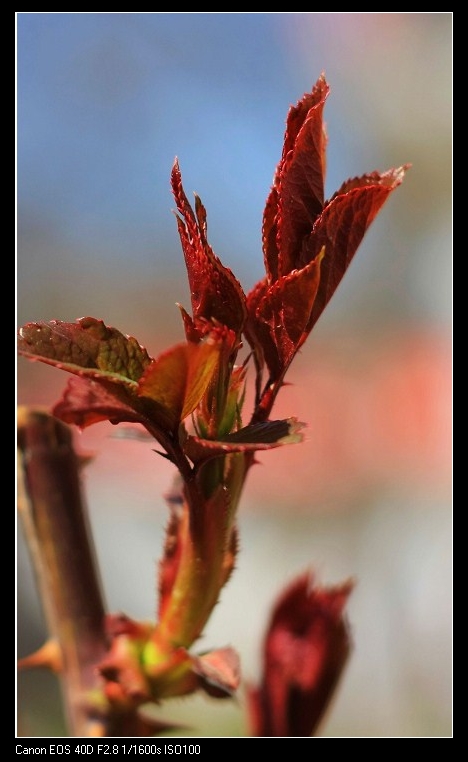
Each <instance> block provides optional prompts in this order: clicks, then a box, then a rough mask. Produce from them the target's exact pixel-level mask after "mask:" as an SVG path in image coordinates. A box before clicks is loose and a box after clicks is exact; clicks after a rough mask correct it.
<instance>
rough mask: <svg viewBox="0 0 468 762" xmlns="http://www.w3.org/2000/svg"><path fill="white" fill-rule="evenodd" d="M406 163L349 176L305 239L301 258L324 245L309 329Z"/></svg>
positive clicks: (310, 254)
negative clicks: (397, 166) (352, 177)
mask: <svg viewBox="0 0 468 762" xmlns="http://www.w3.org/2000/svg"><path fill="white" fill-rule="evenodd" d="M408 166H409V165H405V166H403V167H399V168H398V169H391V170H389V171H388V172H384V173H382V174H379V173H378V172H374V173H372V174H371V175H364V176H363V177H361V178H354V179H353V180H348V181H347V182H346V183H344V184H343V186H342V188H341V189H340V191H338V193H336V194H335V195H334V196H333V198H332V199H331V201H329V202H328V203H327V204H326V205H325V208H324V210H323V212H322V214H321V215H320V217H319V218H318V219H317V221H316V223H315V225H314V229H313V231H312V233H311V235H310V236H309V238H308V239H307V241H306V242H305V243H304V248H303V253H302V257H301V258H302V260H304V261H307V262H308V261H310V259H311V257H315V256H316V255H317V254H318V252H319V251H320V250H321V249H322V247H323V246H325V257H324V259H323V262H322V268H321V276H320V285H319V289H318V293H317V298H316V300H315V304H314V307H313V310H312V315H311V319H310V322H309V326H308V330H309V331H310V330H311V328H312V327H313V326H314V324H315V323H316V322H317V320H318V318H319V317H320V315H321V314H322V312H323V310H324V309H325V307H326V305H327V304H328V302H329V301H330V299H331V297H332V296H333V294H334V293H335V290H336V288H337V286H338V285H339V283H340V281H341V279H342V277H343V275H344V274H345V272H346V270H347V269H348V266H349V264H350V263H351V260H352V258H353V256H354V254H355V253H356V250H357V248H358V246H359V244H360V243H361V241H362V239H363V237H364V234H365V232H366V230H367V228H368V227H369V225H370V224H371V222H372V221H373V220H374V218H375V217H376V215H377V213H378V212H379V210H380V208H381V207H382V206H383V204H384V203H385V201H386V200H387V198H388V196H389V195H390V193H391V192H392V191H394V190H395V188H397V187H398V186H399V185H400V184H401V183H402V182H403V178H404V175H405V171H406V170H407V169H408Z"/></svg>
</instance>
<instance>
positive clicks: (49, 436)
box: [18, 408, 107, 736]
mask: <svg viewBox="0 0 468 762" xmlns="http://www.w3.org/2000/svg"><path fill="white" fill-rule="evenodd" d="M18 446H19V467H18V476H19V481H20V484H19V515H20V518H21V523H22V527H23V531H24V534H25V538H26V542H27V544H28V548H29V552H30V555H31V559H32V563H33V567H34V571H35V575H36V580H37V584H38V588H39V592H40V596H41V600H42V603H43V606H44V610H45V615H46V619H47V623H48V627H49V630H50V633H51V635H52V636H53V637H54V638H55V639H56V640H57V642H58V644H59V648H60V652H61V661H62V671H61V685H62V692H63V697H64V705H65V711H66V715H67V718H68V723H69V728H70V733H71V734H72V735H74V736H92V735H100V736H102V735H106V734H107V728H106V727H105V723H104V722H102V721H96V719H95V718H93V717H92V716H91V715H90V711H89V707H87V704H86V701H85V694H86V692H88V691H90V690H92V689H95V688H97V687H98V686H99V684H100V678H99V676H98V674H97V671H96V665H97V664H98V663H99V661H100V660H101V659H102V658H103V656H104V655H105V653H106V639H105V634H104V604H103V599H102V594H101V588H100V582H99V579H98V572H97V567H96V563H95V557H94V552H93V549H92V543H91V539H90V533H89V529H88V523H87V517H86V514H85V509H84V506H83V500H82V494H81V485H80V476H79V469H80V463H79V459H78V456H77V455H76V453H75V451H74V449H73V444H72V435H71V430H70V429H69V427H68V426H66V425H65V424H64V423H62V422H61V421H59V420H58V419H56V418H53V417H52V416H50V415H48V414H47V413H45V412H42V411H40V410H37V409H30V408H20V409H19V411H18Z"/></svg>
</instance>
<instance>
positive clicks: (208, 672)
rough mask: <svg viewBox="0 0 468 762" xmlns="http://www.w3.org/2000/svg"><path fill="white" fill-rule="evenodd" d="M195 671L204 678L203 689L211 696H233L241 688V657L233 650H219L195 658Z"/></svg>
mask: <svg viewBox="0 0 468 762" xmlns="http://www.w3.org/2000/svg"><path fill="white" fill-rule="evenodd" d="M193 671H194V672H195V673H196V674H198V675H200V677H201V678H202V687H203V688H204V689H205V691H206V692H207V693H208V694H209V695H210V696H215V697H216V698H224V697H228V698H229V697H230V696H233V694H234V693H235V692H236V690H237V688H238V687H239V682H240V664H239V657H238V655H237V653H236V652H235V651H234V649H233V648H219V649H217V650H216V651H210V652H209V653H206V654H203V655H202V656H198V657H194V659H193Z"/></svg>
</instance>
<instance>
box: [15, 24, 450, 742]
mask: <svg viewBox="0 0 468 762" xmlns="http://www.w3.org/2000/svg"><path fill="white" fill-rule="evenodd" d="M17 42H18V58H17V60H18V88H17V93H18V161H17V166H18V196H17V198H18V245H17V284H18V287H17V306H18V308H17V319H18V324H19V325H21V324H23V323H25V322H27V321H31V320H48V319H53V318H54V319H60V320H70V321H72V320H75V319H76V318H78V317H81V316H83V315H92V316H94V317H97V318H102V319H104V320H105V322H106V323H108V324H109V325H114V326H115V327H117V328H119V329H120V330H122V331H123V332H125V333H129V334H132V335H134V336H136V337H137V338H138V339H139V341H140V342H141V343H142V344H144V345H145V346H146V347H147V349H148V351H149V352H150V354H153V355H156V354H158V353H159V352H160V351H162V350H163V349H165V348H167V347H168V346H169V345H170V344H171V343H173V342H175V341H178V340H181V338H182V336H183V331H182V325H181V321H180V317H179V313H178V310H177V308H176V306H175V303H176V302H181V303H182V304H184V306H186V307H187V308H188V307H189V297H188V288H187V284H186V279H185V272H184V267H183V258H182V253H181V250H180V245H179V241H178V236H177V231H176V225H175V220H174V216H173V214H172V213H171V210H172V209H173V206H174V204H173V200H172V198H171V195H170V188H169V173H170V169H171V165H172V162H173V159H174V156H175V155H177V156H178V158H179V161H180V165H181V170H182V176H183V180H184V186H185V189H186V192H187V194H188V195H189V196H190V195H191V193H192V190H193V191H196V192H197V193H199V195H200V196H201V198H202V200H203V202H204V204H205V206H206V208H207V212H208V225H209V229H208V231H209V238H210V242H211V244H212V246H213V248H214V250H215V252H216V253H217V254H218V256H219V257H220V258H221V259H222V261H223V263H224V264H226V265H228V266H229V267H231V268H232V269H233V271H234V272H235V274H236V275H237V277H238V278H239V279H240V280H241V282H242V283H243V285H244V288H245V289H246V290H248V289H249V288H250V287H251V286H252V285H253V283H254V282H256V280H258V279H259V278H260V277H261V275H262V267H263V260H262V253H261V244H260V230H261V219H262V213H263V207H264V203H265V199H266V196H267V193H268V190H269V187H270V184H271V181H272V177H273V171H274V169H275V166H276V163H277V162H278V160H279V158H280V153H281V148H282V138H283V131H284V123H285V118H286V113H287V110H288V108H289V106H290V104H292V103H295V102H296V101H297V100H298V99H299V98H300V97H301V95H302V94H303V93H304V92H306V91H308V90H310V88H311V86H312V85H313V83H314V82H315V80H316V79H317V77H318V76H319V74H320V73H321V72H322V71H324V72H325V74H326V77H327V80H328V82H329V84H330V86H331V94H330V96H329V99H328V101H327V105H326V107H325V120H326V122H327V126H328V133H329V144H328V178H327V196H331V195H332V193H333V192H334V191H335V190H336V189H337V188H338V187H339V185H340V184H341V182H342V181H343V180H345V179H346V178H348V177H352V176H354V175H360V174H363V173H364V172H368V171H371V170H373V169H380V170H385V169H388V168H389V167H393V166H398V165H400V164H403V163H405V162H411V163H412V168H411V170H410V171H409V173H408V175H407V177H406V179H405V181H404V183H403V185H402V186H401V187H400V188H398V189H397V190H396V191H395V193H394V194H393V195H392V197H391V198H390V200H389V201H388V202H387V204H386V206H385V207H384V209H383V211H382V212H381V213H380V215H379V216H378V217H377V219H376V220H375V222H374V223H373V225H372V227H371V229H370V230H369V231H368V234H367V236H366V238H365V241H364V243H363V244H362V245H361V248H360V250H359V251H358V253H357V255H356V258H355V260H354V262H353V264H352V266H351V268H350V270H349V272H348V273H347V275H346V277H345V279H344V281H343V283H342V284H341V286H340V287H339V289H338V291H337V293H336V295H335V296H334V298H333V300H332V302H331V303H330V305H329V306H328V307H327V309H326V311H325V313H324V315H323V316H322V317H321V319H320V321H319V323H318V324H317V326H316V328H315V329H314V331H313V333H312V334H311V336H310V338H309V341H308V343H307V344H306V346H305V347H304V350H303V351H302V353H301V355H300V356H299V357H298V358H297V359H296V361H295V363H294V364H293V365H292V368H291V370H290V372H289V375H288V378H287V380H288V381H289V382H290V385H289V386H287V387H285V389H284V390H283V392H282V394H281V395H280V397H279V401H278V405H277V407H276V410H275V415H277V416H278V417H280V416H289V415H296V416H297V417H298V418H299V419H300V420H301V421H305V422H307V424H308V427H307V436H306V442H304V443H303V444H300V445H294V446H290V447H289V448H286V447H285V448H281V449H278V450H275V451H272V452H268V453H262V454H261V455H260V456H259V460H260V465H258V466H256V467H255V468H254V469H253V470H252V472H251V474H250V477H249V480H248V483H247V486H246V490H245V493H244V497H243V500H242V505H241V510H240V514H239V527H240V537H241V550H240V554H239V558H238V568H237V570H236V572H235V573H234V575H233V577H232V579H231V581H230V582H229V583H228V585H227V587H226V588H225V590H224V592H223V595H222V597H221V601H220V604H219V605H218V607H217V608H216V610H215V613H214V616H213V618H212V620H211V621H210V624H209V626H208V627H207V630H206V633H205V635H204V637H203V639H202V641H201V643H200V649H203V648H211V647H217V646H219V647H221V646H224V645H227V644H231V645H233V646H235V647H236V648H237V649H238V651H239V652H240V655H241V658H242V664H243V675H244V677H245V679H246V680H255V679H257V678H258V675H259V670H260V663H259V654H260V646H261V638H262V634H263V631H264V629H265V627H266V623H267V618H268V613H269V610H270V606H271V604H272V602H273V599H274V598H275V596H276V594H277V592H279V589H280V588H281V587H282V586H283V585H284V584H286V583H288V582H289V581H290V580H291V579H292V578H293V577H294V576H295V575H296V574H298V573H300V572H302V571H303V570H304V569H306V568H313V569H315V570H316V573H317V575H318V578H319V580H320V581H321V582H322V583H323V584H326V583H335V582H339V581H341V580H343V579H345V578H347V577H350V576H352V577H354V578H355V579H356V581H357V586H356V589H355V591H354V593H353V594H352V596H351V600H350V605H349V618H350V622H351V626H352V631H353V638H354V642H355V649H354V653H353V655H352V657H351V660H350V662H349V667H348V669H347V672H346V674H345V676H344V679H343V681H342V684H341V686H340V689H339V691H338V693H337V697H336V701H335V703H334V706H333V707H332V710H331V711H330V713H329V716H328V717H327V721H326V722H325V723H324V725H323V728H322V735H324V736H329V737H346V736H349V737H400V736H404V737H447V736H450V735H451V714H452V710H451V695H452V681H451V677H452V671H451V664H452V652H451V644H452V627H451V625H452V605H451V604H452V522H451V518H452V514H451V463H452V457H451V455H452V453H451V383H452V378H451V272H452V269H451V257H452V227H451V221H452V194H451V188H452V177H451V166H452V165H451V155H452V119H451V115H452V77H451V74H452V67H451V61H452V15H451V13H394V14H389V13H375V14H374V13H265V14H262V13H251V14H249V13H238V14H234V13H219V14H216V13H214V14H210V13H192V14H190V13H179V14H171V13H148V14H145V13H122V14H121V13H72V14H62V13H18V14H17ZM17 377H18V403H19V404H33V405H35V404H39V405H46V406H50V405H52V404H53V403H54V402H55V401H56V400H57V398H58V397H59V395H60V393H61V390H62V389H63V387H64V385H65V383H66V381H67V378H66V375H65V374H63V373H61V372H59V371H57V370H55V369H52V368H49V367H46V366H41V365H40V364H32V363H28V362H27V361H26V360H24V359H22V358H20V359H19V361H18V373H17ZM246 404H247V405H248V402H247V403H246ZM118 434H119V429H116V428H114V427H112V426H110V425H107V424H99V425H97V426H95V427H91V428H90V429H89V430H87V431H85V432H84V433H83V434H79V433H77V436H76V441H77V446H78V447H79V449H80V451H83V452H92V453H93V454H94V455H95V458H94V460H93V462H92V463H91V464H90V465H89V466H88V467H87V469H86V472H85V476H84V486H85V489H86V494H87V503H88V507H89V512H90V518H91V522H92V526H93V528H94V531H95V543H96V546H97V550H98V554H99V558H100V560H101V573H102V579H103V584H104V588H105V592H106V597H107V601H108V605H109V609H110V610H112V611H117V610H122V611H124V612H125V613H127V614H128V615H129V616H133V617H139V618H145V619H146V618H153V617H154V611H155V605H156V604H155V566H156V564H157V560H158V558H159V555H160V552H161V547H162V542H163V530H164V526H165V523H166V515H167V513H166V507H165V504H164V500H163V493H164V492H165V490H166V489H167V488H168V487H169V486H170V482H171V479H172V476H173V472H172V469H171V467H170V465H169V464H167V463H166V462H165V461H164V460H163V459H162V458H160V457H158V456H157V455H156V454H155V453H154V452H153V451H152V445H151V443H146V442H141V441H134V440H130V439H124V438H120V437H118ZM17 558H18V586H17V589H18V618H17V620H18V654H19V655H24V654H25V653H27V652H29V651H30V650H32V649H34V648H37V647H38V646H39V645H40V644H41V642H42V641H43V639H44V637H45V630H44V622H43V617H42V612H41V609H40V604H39V602H38V600H37V594H36V590H35V586H34V581H33V579H32V575H31V571H30V567H29V562H28V558H27V554H26V552H25V548H24V545H23V541H22V536H21V531H20V529H19V528H18V556H17ZM244 710H245V707H244V702H243V697H242V692H241V694H240V698H239V701H238V702H227V703H221V704H220V703H216V702H214V701H210V700H208V699H206V698H203V697H198V698H195V699H193V700H192V699H190V700H187V701H184V702H180V703H178V702H175V703H173V704H171V703H170V702H167V703H166V704H165V705H164V706H163V707H162V709H161V713H162V714H163V715H164V716H165V717H169V718H172V719H176V720H181V721H183V722H187V723H189V724H191V725H192V726H193V731H192V730H190V731H188V732H187V734H188V735H196V734H199V735H202V736H209V735H216V736H219V735H221V736H223V735H225V736H235V735H245V733H246V728H247V723H246V719H245V714H244ZM64 732H65V731H64V726H63V721H62V719H61V717H60V700H59V694H58V690H57V686H56V681H55V678H54V677H53V676H50V675H44V674H41V673H39V672H36V673H34V672H31V673H24V674H21V675H20V676H19V678H18V725H17V734H18V735H30V736H45V735H51V736H55V735H59V736H60V735H62V734H63V733H64Z"/></svg>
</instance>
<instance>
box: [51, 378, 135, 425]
mask: <svg viewBox="0 0 468 762" xmlns="http://www.w3.org/2000/svg"><path fill="white" fill-rule="evenodd" d="M53 414H54V415H55V416H56V417H57V418H60V420H62V421H65V423H74V424H76V425H77V426H79V427H80V428H81V429H85V428H86V427H87V426H91V425H92V424H93V423H99V422H100V421H110V422H111V423H114V424H116V423H122V422H126V423H135V422H138V423H140V422H141V419H142V415H141V414H139V413H138V411H137V410H135V398H134V397H133V395H131V394H130V393H129V392H127V390H126V389H125V387H123V386H121V385H119V384H115V383H113V382H112V381H106V382H103V380H100V381H99V382H98V381H95V380H94V379H90V378H71V379H70V380H69V382H68V384H67V386H66V388H65V391H64V393H63V396H62V399H61V400H59V402H57V403H56V405H55V406H54V408H53Z"/></svg>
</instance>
